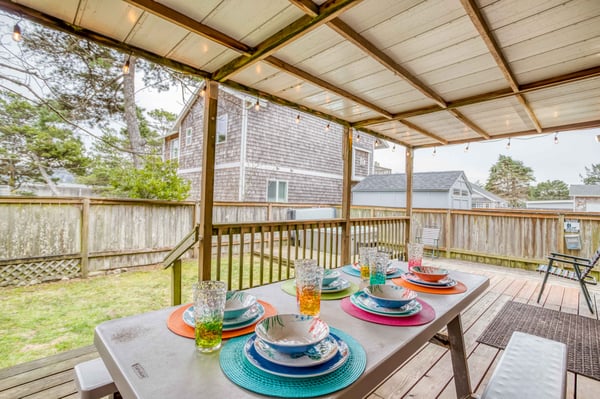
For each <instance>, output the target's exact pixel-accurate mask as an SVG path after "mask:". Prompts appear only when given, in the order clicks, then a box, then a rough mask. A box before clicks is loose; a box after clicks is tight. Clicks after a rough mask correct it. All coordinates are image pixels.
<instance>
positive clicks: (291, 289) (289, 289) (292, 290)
mask: <svg viewBox="0 0 600 399" xmlns="http://www.w3.org/2000/svg"><path fill="white" fill-rule="evenodd" d="M281 289H282V290H283V291H284V292H285V293H287V294H290V295H293V296H296V282H295V281H294V279H291V280H286V281H285V282H284V283H283V284H281ZM356 291H358V284H356V283H353V282H352V281H350V287H348V288H347V289H345V290H344V291H340V292H321V299H322V300H324V301H329V300H332V299H342V298H345V297H347V296H350V295H352V294H354V293H355V292H356Z"/></svg>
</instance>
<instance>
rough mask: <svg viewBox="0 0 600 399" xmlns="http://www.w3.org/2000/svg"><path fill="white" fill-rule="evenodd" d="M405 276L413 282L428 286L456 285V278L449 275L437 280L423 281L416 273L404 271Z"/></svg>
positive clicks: (449, 286)
mask: <svg viewBox="0 0 600 399" xmlns="http://www.w3.org/2000/svg"><path fill="white" fill-rule="evenodd" d="M405 278H406V279H407V280H408V281H409V282H410V283H413V284H416V285H420V286H422V287H429V288H452V287H454V286H455V285H456V280H454V279H453V278H451V277H446V278H444V279H442V280H440V281H438V282H435V283H434V282H431V281H425V280H422V279H420V278H419V277H418V276H417V275H416V274H412V273H406V276H405Z"/></svg>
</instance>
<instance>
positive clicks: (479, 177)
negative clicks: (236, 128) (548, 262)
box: [136, 82, 600, 185]
mask: <svg viewBox="0 0 600 399" xmlns="http://www.w3.org/2000/svg"><path fill="white" fill-rule="evenodd" d="M136 83H137V82H136ZM138 87H141V82H139V86H138ZM137 100H138V102H139V105H141V106H142V107H145V108H147V109H152V108H163V109H166V110H167V111H170V112H173V113H175V114H179V112H180V111H181V110H182V109H183V107H184V105H185V104H184V102H183V99H182V97H181V94H178V93H177V92H175V91H173V92H168V93H156V92H154V91H152V90H149V89H146V90H141V91H139V92H138V94H137ZM597 135H600V129H588V130H581V131H568V132H558V143H557V144H555V143H554V134H553V133H550V134H545V135H539V136H526V137H514V138H512V139H511V143H510V149H507V148H506V145H507V143H508V140H507V139H501V140H488V141H481V142H476V143H471V144H470V145H469V151H467V152H465V146H466V145H465V144H460V145H449V146H442V147H436V151H435V155H434V154H433V148H424V149H417V150H415V152H414V172H435V171H448V170H462V171H464V172H465V174H466V176H467V179H468V180H469V181H470V182H472V183H475V182H480V183H482V184H484V185H485V182H486V181H487V178H488V176H489V171H490V168H491V167H492V165H493V164H495V163H496V162H497V161H498V157H499V155H506V156H510V157H511V158H512V159H514V160H516V161H521V162H523V164H524V165H525V166H527V167H530V168H531V169H532V170H533V174H534V177H535V179H536V180H535V182H534V184H538V183H541V182H545V181H548V180H562V181H563V182H565V183H567V184H569V185H570V184H583V182H582V178H581V177H580V175H582V176H585V175H586V174H585V168H586V167H587V168H590V169H591V165H592V164H599V163H600V143H599V142H597V141H596V136H597ZM392 148H393V144H391V143H390V148H388V149H385V150H377V151H375V158H374V159H375V161H376V162H379V164H380V165H381V166H384V167H386V168H390V169H392V173H404V171H405V158H404V154H405V151H404V150H403V147H400V146H396V150H395V151H393V150H392Z"/></svg>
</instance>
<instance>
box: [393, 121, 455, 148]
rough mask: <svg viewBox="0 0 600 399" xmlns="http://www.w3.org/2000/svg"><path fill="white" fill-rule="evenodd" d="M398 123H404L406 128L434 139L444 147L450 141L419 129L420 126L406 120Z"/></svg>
mask: <svg viewBox="0 0 600 399" xmlns="http://www.w3.org/2000/svg"><path fill="white" fill-rule="evenodd" d="M398 122H400V123H402V124H403V125H404V126H406V127H407V128H409V129H412V130H414V131H415V132H417V133H421V134H422V135H423V136H427V137H429V138H432V139H434V140H436V141H437V142H438V143H440V144H444V145H446V144H448V140H446V139H444V138H442V137H440V136H436V135H435V134H433V133H431V132H429V131H427V130H425V129H423V128H422V127H419V126H417V125H415V124H414V123H412V122H409V121H407V120H404V119H402V120H399V121H398Z"/></svg>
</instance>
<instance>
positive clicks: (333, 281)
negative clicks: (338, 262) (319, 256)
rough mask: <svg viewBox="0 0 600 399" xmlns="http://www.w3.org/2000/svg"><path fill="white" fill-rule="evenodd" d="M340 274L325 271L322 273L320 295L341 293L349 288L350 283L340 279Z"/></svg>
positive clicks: (333, 271)
mask: <svg viewBox="0 0 600 399" xmlns="http://www.w3.org/2000/svg"><path fill="white" fill-rule="evenodd" d="M341 275H342V274H341V273H340V272H339V271H337V270H331V269H325V272H324V273H323V284H322V285H321V293H323V294H331V293H334V292H341V291H344V290H347V289H348V288H350V282H349V281H348V280H346V279H344V278H342V277H341Z"/></svg>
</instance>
